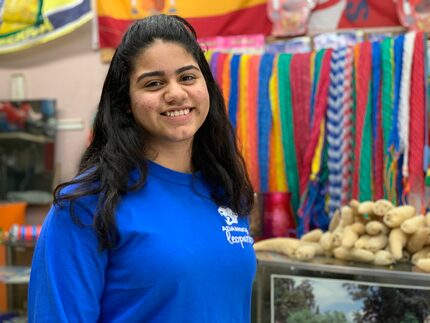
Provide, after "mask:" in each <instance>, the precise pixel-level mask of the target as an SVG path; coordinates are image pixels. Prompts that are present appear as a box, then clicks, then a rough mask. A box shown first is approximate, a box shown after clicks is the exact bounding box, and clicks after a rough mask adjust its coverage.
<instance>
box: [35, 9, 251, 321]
mask: <svg viewBox="0 0 430 323" xmlns="http://www.w3.org/2000/svg"><path fill="white" fill-rule="evenodd" d="M93 133H94V136H93V140H92V142H91V144H90V146H89V147H88V149H87V150H86V151H85V153H84V155H83V157H82V159H81V163H80V169H79V172H78V174H77V176H76V177H75V179H73V180H72V181H70V182H66V183H63V184H61V185H59V186H58V187H57V189H56V192H55V201H54V205H53V206H52V208H51V210H50V212H49V214H48V216H47V217H46V220H45V223H44V224H43V229H42V232H41V234H40V237H39V239H38V241H37V246H36V250H35V253H34V258H33V264H32V270H31V277H30V285H29V298H28V299H29V301H28V308H29V313H28V314H29V322H163V323H169V322H205V323H211V322H235V323H248V322H250V306H251V301H250V300H251V290H252V281H253V278H254V275H255V269H256V259H255V254H254V250H253V247H252V243H253V240H252V238H251V237H250V235H249V223H248V217H247V215H248V214H249V212H250V210H251V208H252V204H253V191H252V187H251V185H250V182H249V179H248V176H247V172H246V169H245V165H244V162H243V159H242V157H241V155H240V153H239V151H238V147H237V145H236V138H235V134H234V131H233V129H232V127H231V124H230V122H229V120H228V118H227V115H226V109H225V105H224V99H223V97H222V94H221V91H220V90H219V88H218V86H217V84H216V83H215V80H214V78H213V76H212V74H211V71H210V68H209V65H208V63H207V61H206V59H205V56H204V53H203V51H202V49H201V48H200V47H199V45H198V43H197V41H196V35H195V32H194V30H193V28H192V26H191V25H189V24H188V22H187V21H185V20H184V19H182V18H180V17H177V16H168V15H158V16H151V17H148V18H145V19H143V20H138V21H136V22H135V23H134V24H133V25H132V26H131V27H130V28H129V29H128V31H127V32H126V33H125V35H124V37H123V39H122V42H121V44H120V45H119V46H118V48H117V50H116V52H115V55H114V57H113V59H112V62H111V65H110V67H109V71H108V73H107V76H106V79H105V83H104V86H103V90H102V95H101V99H100V103H99V107H98V111H97V115H96V118H95V123H94V130H93Z"/></svg>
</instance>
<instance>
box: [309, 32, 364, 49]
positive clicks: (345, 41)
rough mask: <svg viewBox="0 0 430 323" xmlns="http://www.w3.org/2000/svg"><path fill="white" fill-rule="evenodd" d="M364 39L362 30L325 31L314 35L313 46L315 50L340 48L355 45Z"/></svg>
mask: <svg viewBox="0 0 430 323" xmlns="http://www.w3.org/2000/svg"><path fill="white" fill-rule="evenodd" d="M363 40H364V34H363V32H361V31H344V32H334V33H324V34H320V35H316V36H315V37H313V47H314V49H315V50H320V49H323V48H333V49H335V48H338V47H348V46H354V45H356V44H358V43H360V42H362V41H363Z"/></svg>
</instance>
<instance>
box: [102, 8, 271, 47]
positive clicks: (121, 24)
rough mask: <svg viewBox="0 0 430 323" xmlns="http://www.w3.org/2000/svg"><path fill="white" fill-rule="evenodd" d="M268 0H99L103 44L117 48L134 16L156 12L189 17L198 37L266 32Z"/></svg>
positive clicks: (140, 16) (268, 30) (266, 33)
mask: <svg viewBox="0 0 430 323" xmlns="http://www.w3.org/2000/svg"><path fill="white" fill-rule="evenodd" d="M266 3H267V0H229V1H197V0H169V1H163V0H145V1H137V0H97V12H98V24H99V38H100V39H99V42H100V48H116V47H117V45H118V44H119V42H120V40H121V37H122V35H123V33H124V32H125V30H126V29H127V27H128V26H129V25H130V24H131V22H132V21H133V20H135V19H139V18H143V17H146V16H148V15H153V14H157V13H165V14H176V15H179V16H182V17H184V18H186V19H187V20H188V21H189V22H190V23H191V24H192V25H193V27H194V28H195V29H196V31H197V35H198V37H199V38H207V37H215V36H233V35H249V34H264V35H268V34H269V33H270V30H271V23H270V21H269V18H268V17H267V14H266Z"/></svg>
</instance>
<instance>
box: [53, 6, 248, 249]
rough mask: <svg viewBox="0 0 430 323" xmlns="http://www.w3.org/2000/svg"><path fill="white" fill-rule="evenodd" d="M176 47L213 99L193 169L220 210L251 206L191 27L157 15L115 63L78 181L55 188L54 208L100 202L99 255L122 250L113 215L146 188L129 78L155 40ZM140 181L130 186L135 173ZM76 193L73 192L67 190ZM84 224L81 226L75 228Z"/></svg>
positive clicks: (137, 25)
mask: <svg viewBox="0 0 430 323" xmlns="http://www.w3.org/2000/svg"><path fill="white" fill-rule="evenodd" d="M158 39H160V40H162V41H166V42H174V43H177V44H179V45H180V46H182V47H183V48H184V49H185V50H186V51H187V52H188V53H190V54H191V55H192V56H193V57H194V59H195V60H196V62H197V63H198V65H199V68H200V70H201V72H202V74H203V76H204V78H205V81H206V86H207V88H208V92H209V98H210V107H209V112H208V115H207V117H206V119H205V121H204V122H203V124H202V126H201V127H200V129H199V130H198V131H197V132H196V134H195V136H194V140H193V146H192V157H191V162H192V167H193V170H194V171H200V172H201V174H202V175H203V176H204V178H205V180H206V181H207V182H208V183H209V184H210V186H211V198H212V200H213V201H214V202H215V203H217V204H218V205H224V206H228V207H230V208H231V209H232V210H233V211H235V212H237V213H238V214H239V215H247V214H249V213H250V211H251V209H252V206H253V189H252V186H251V184H250V181H249V178H248V175H247V172H246V167H245V163H244V161H243V158H242V156H241V154H240V152H239V149H238V147H237V142H236V136H235V133H234V130H233V128H232V126H231V124H230V122H229V120H228V117H227V114H226V108H225V103H224V99H223V96H222V93H221V91H220V89H219V87H218V85H217V83H216V82H215V80H214V77H213V75H212V73H211V70H210V67H209V64H208V62H207V60H206V58H205V56H204V53H203V50H202V49H201V47H200V46H199V44H198V43H197V38H196V33H195V30H194V29H193V27H192V26H191V25H190V24H189V23H188V22H187V21H186V20H184V19H183V18H181V17H179V16H174V15H163V14H162V15H156V16H150V17H148V18H145V19H142V20H138V21H136V22H134V23H133V24H132V25H131V26H130V27H129V29H128V30H127V32H126V33H125V35H124V37H123V39H122V41H121V43H120V45H119V46H118V48H117V49H116V51H115V54H114V56H113V58H112V61H111V64H110V67H109V70H108V72H107V76H106V79H105V81H104V85H103V89H102V93H101V98H100V103H99V105H98V110H97V114H96V117H95V120H94V125H93V139H92V141H91V143H90V145H89V147H88V148H87V149H86V151H85V152H84V154H83V156H82V159H81V162H80V165H79V170H78V176H76V178H74V179H73V180H71V181H68V182H65V183H62V184H60V185H58V186H57V188H56V189H55V192H54V203H55V204H60V203H61V202H64V201H69V202H70V210H71V215H72V217H73V218H74V220H78V219H77V217H76V216H75V215H74V212H73V209H74V208H73V205H74V203H75V202H78V200H79V198H82V197H84V196H88V195H96V196H98V206H97V208H96V211H95V213H96V214H95V216H94V223H93V225H94V228H95V231H96V233H97V236H98V239H99V247H100V249H101V250H104V249H111V248H114V247H115V246H116V244H117V243H118V239H119V235H118V232H117V228H116V221H115V210H116V207H117V205H118V203H119V202H120V201H121V198H122V196H124V195H125V194H127V192H130V191H132V190H137V189H139V188H141V187H142V186H143V185H144V184H145V181H146V176H147V162H146V160H147V157H146V156H145V149H146V148H147V147H146V146H145V145H146V143H147V142H148V141H147V137H146V134H145V132H144V131H143V129H142V128H141V126H140V125H139V124H138V123H137V122H136V121H135V119H134V117H133V115H132V114H131V113H130V107H131V104H130V95H129V78H130V75H131V73H132V72H133V69H134V68H135V64H136V59H137V57H138V56H139V55H140V54H141V53H143V52H144V51H145V49H146V48H148V47H149V46H151V44H152V43H153V42H154V41H155V40H158ZM134 169H137V170H139V174H140V177H139V178H138V179H137V180H136V181H134V182H130V172H131V171H132V170H134ZM70 185H76V187H77V188H76V189H72V190H67V192H64V191H63V189H64V188H65V187H67V186H70ZM78 222H79V221H78Z"/></svg>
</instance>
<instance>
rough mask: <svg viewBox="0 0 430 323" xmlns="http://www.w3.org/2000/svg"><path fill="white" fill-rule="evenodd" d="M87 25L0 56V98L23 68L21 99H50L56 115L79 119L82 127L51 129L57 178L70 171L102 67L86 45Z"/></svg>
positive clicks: (86, 132)
mask: <svg viewBox="0 0 430 323" xmlns="http://www.w3.org/2000/svg"><path fill="white" fill-rule="evenodd" d="M91 28H92V26H91V23H87V24H86V25H84V26H82V27H80V28H79V29H77V30H75V31H74V32H72V33H70V34H68V35H66V36H63V37H61V38H59V39H56V40H53V41H51V42H48V43H46V44H41V45H37V46H35V47H32V48H30V49H26V50H23V51H20V52H16V53H12V54H6V55H0V99H9V98H10V97H11V89H10V87H11V86H10V77H11V74H13V73H23V74H24V76H25V84H26V88H25V89H26V97H27V98H29V99H38V98H54V99H56V100H57V108H58V117H59V118H60V119H63V118H79V119H82V120H83V121H84V129H83V130H69V131H65V130H63V131H59V132H58V134H57V145H56V156H55V158H56V161H57V163H59V164H60V167H61V168H60V169H61V171H60V176H59V180H60V181H64V180H67V179H70V178H71V177H73V176H74V174H75V172H76V167H77V165H78V162H79V158H80V156H81V154H82V152H83V149H84V148H85V145H86V144H87V141H88V136H89V131H90V128H91V123H92V118H93V116H94V113H95V109H96V106H97V104H98V100H99V97H100V93H101V88H102V85H103V80H104V77H105V75H106V72H107V69H108V65H106V64H102V63H101V62H100V58H99V52H98V51H94V50H93V49H91V33H92V30H91Z"/></svg>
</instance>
